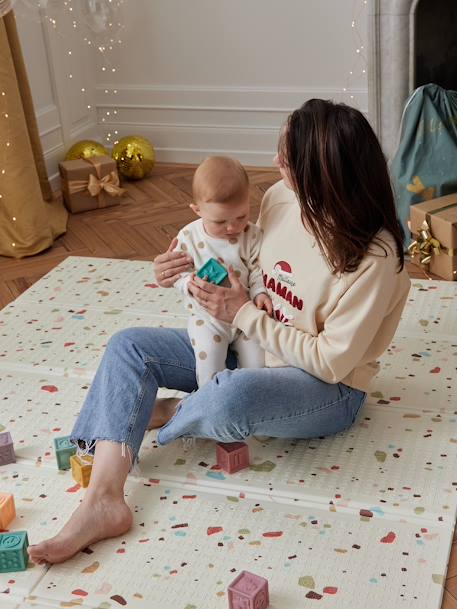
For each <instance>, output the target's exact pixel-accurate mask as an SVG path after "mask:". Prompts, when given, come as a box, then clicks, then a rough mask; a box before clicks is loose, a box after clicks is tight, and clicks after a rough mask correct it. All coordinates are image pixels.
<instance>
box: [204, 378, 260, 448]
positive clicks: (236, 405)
mask: <svg viewBox="0 0 457 609" xmlns="http://www.w3.org/2000/svg"><path fill="white" fill-rule="evenodd" d="M239 381H240V379H239V378H238V374H237V371H231V370H224V371H222V372H218V373H217V375H216V376H215V377H214V379H213V381H212V382H211V383H210V384H209V388H210V395H208V396H207V397H208V400H210V401H209V403H208V411H207V415H208V418H207V421H208V425H209V426H210V427H211V429H212V432H211V433H212V434H214V437H216V438H217V439H219V440H220V441H221V442H237V441H241V440H244V439H245V438H246V437H247V436H248V435H249V422H248V416H247V415H248V408H247V407H246V406H247V405H246V402H245V400H244V399H242V397H241V396H242V395H243V383H240V382H239ZM205 401H206V400H205Z"/></svg>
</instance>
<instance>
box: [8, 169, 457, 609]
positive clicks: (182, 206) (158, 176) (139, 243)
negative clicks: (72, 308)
mask: <svg viewBox="0 0 457 609" xmlns="http://www.w3.org/2000/svg"><path fill="white" fill-rule="evenodd" d="M194 169H195V166H194V165H158V166H156V167H155V168H154V171H153V175H152V176H151V177H149V178H146V179H144V180H141V181H139V182H129V183H125V184H123V186H124V187H125V188H127V190H128V195H126V196H125V197H124V198H123V199H122V203H121V204H120V205H118V206H116V207H111V208H106V209H102V210H94V211H90V212H85V213H82V214H75V215H71V216H70V217H69V221H68V227H67V232H66V233H65V235H63V236H62V237H60V238H59V239H58V240H57V241H56V242H55V243H54V245H53V247H52V248H50V249H49V250H47V251H46V252H43V253H42V254H39V255H36V256H32V257H30V258H23V259H22V260H14V259H12V258H4V257H1V256H0V308H2V307H4V306H5V305H6V304H8V303H9V302H11V301H12V300H14V299H15V298H16V297H17V296H19V294H21V293H22V292H24V291H25V290H26V289H27V288H28V287H29V286H31V285H32V284H33V283H35V281H37V280H38V279H40V277H42V276H43V275H45V274H46V273H47V272H48V271H50V270H51V269H53V268H54V267H55V266H56V265H57V264H59V263H60V262H62V260H64V259H65V258H66V257H67V256H95V257H102V258H129V259H135V260H153V258H154V257H155V256H156V255H157V254H158V253H160V252H163V251H165V250H166V249H167V247H168V245H169V243H170V241H171V239H172V238H173V237H174V236H175V235H176V234H177V232H178V230H179V229H180V228H181V227H182V226H183V225H184V224H187V222H190V221H191V220H194V219H195V216H194V214H193V212H192V211H191V210H190V209H189V207H188V204H189V203H190V202H191V182H192V175H193V172H194ZM248 173H249V178H250V182H251V220H253V221H255V220H256V218H257V215H258V210H259V206H260V201H261V199H262V196H263V193H264V192H265V190H266V189H267V188H268V187H269V186H271V184H273V183H274V182H276V181H277V180H278V179H279V173H278V172H277V171H275V170H273V169H259V168H254V169H250V170H249V171H248ZM407 268H408V272H409V274H410V276H411V277H417V278H421V279H424V278H425V277H426V276H425V275H424V273H423V272H421V271H420V270H419V269H417V268H416V267H415V266H414V265H412V264H410V263H407ZM423 609H427V608H425V607H424V608H423ZM442 609H457V537H456V536H455V535H454V544H453V546H452V552H451V558H450V562H449V569H448V573H447V579H446V585H445V591H444V599H443V604H442Z"/></svg>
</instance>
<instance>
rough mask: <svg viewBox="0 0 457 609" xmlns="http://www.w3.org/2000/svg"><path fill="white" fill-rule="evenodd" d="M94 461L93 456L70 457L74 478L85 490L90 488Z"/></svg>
mask: <svg viewBox="0 0 457 609" xmlns="http://www.w3.org/2000/svg"><path fill="white" fill-rule="evenodd" d="M93 461H94V458H93V457H92V455H85V456H84V457H79V456H78V455H72V456H71V457H70V463H71V473H72V476H73V478H74V480H75V482H77V483H78V484H80V485H81V486H82V487H83V488H86V487H87V486H89V481H90V475H91V473H92V463H93Z"/></svg>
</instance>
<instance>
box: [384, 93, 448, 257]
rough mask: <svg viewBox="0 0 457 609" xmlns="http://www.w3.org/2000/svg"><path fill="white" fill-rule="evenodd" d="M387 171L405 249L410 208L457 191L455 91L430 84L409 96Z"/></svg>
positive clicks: (407, 240) (407, 242)
mask: <svg viewBox="0 0 457 609" xmlns="http://www.w3.org/2000/svg"><path fill="white" fill-rule="evenodd" d="M390 172H391V176H392V184H393V186H394V190H395V195H396V205H397V210H398V215H399V218H400V221H401V223H402V225H403V228H404V229H405V233H406V242H405V246H407V245H408V244H409V241H410V231H409V228H408V224H407V222H408V220H409V209H410V206H411V205H415V204H416V203H422V202H423V201H428V200H429V199H435V198H437V197H441V196H444V195H448V194H452V193H454V192H457V91H446V90H445V89H443V88H442V87H439V86H438V85H434V84H430V85H424V86H423V87H419V88H418V89H416V90H415V91H414V93H412V95H411V96H410V97H409V98H408V100H407V102H406V105H405V109H404V110H403V116H402V120H401V126H400V143H399V145H398V148H397V151H396V153H395V156H394V158H393V159H392V163H391V165H390Z"/></svg>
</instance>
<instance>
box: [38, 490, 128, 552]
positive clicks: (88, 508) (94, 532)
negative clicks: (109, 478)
mask: <svg viewBox="0 0 457 609" xmlns="http://www.w3.org/2000/svg"><path fill="white" fill-rule="evenodd" d="M131 526H132V513H131V511H130V508H129V507H128V505H127V504H126V503H125V501H124V500H123V499H112V498H109V497H108V496H105V497H102V498H99V499H89V500H86V498H84V500H83V501H82V503H81V505H80V506H79V507H78V508H77V509H76V510H75V511H74V512H73V514H72V516H71V517H70V520H69V521H68V522H67V523H66V524H65V526H64V527H63V529H62V530H61V531H60V533H58V534H57V535H56V536H55V537H52V538H51V539H47V540H46V541H42V542H41V543H39V544H37V545H34V546H30V547H29V548H28V553H29V556H30V559H31V560H32V561H33V562H34V563H38V564H41V563H44V562H48V563H59V562H63V561H65V560H67V559H68V558H71V557H72V556H74V555H75V554H77V553H78V552H79V551H80V550H82V549H84V548H86V547H87V546H89V545H90V544H92V543H95V542H96V541H100V540H102V539H108V538H109V537H117V536H118V535H122V534H123V533H125V532H127V531H128V530H129V529H130V527H131Z"/></svg>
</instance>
